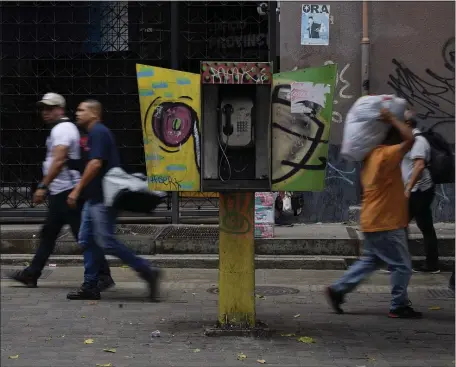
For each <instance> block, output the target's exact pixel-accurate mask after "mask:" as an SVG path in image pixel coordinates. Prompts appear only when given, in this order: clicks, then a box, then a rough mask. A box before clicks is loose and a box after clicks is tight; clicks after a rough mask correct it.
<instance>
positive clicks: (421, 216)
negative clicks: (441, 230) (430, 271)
mask: <svg viewBox="0 0 456 367" xmlns="http://www.w3.org/2000/svg"><path fill="white" fill-rule="evenodd" d="M434 195H435V189H434V187H432V188H430V189H428V190H426V191H415V192H412V193H411V194H410V199H409V217H410V218H409V220H410V221H411V220H412V219H415V221H416V225H417V226H418V228H419V229H420V231H421V233H422V234H423V239H424V248H425V251H426V265H427V266H428V267H429V268H438V266H439V246H438V240H437V235H436V234H435V229H434V222H433V219H432V210H431V205H432V201H433V200H434Z"/></svg>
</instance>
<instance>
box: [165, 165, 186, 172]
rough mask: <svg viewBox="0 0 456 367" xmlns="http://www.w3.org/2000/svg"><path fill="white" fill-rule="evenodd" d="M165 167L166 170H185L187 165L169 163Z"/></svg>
mask: <svg viewBox="0 0 456 367" xmlns="http://www.w3.org/2000/svg"><path fill="white" fill-rule="evenodd" d="M166 169H167V170H168V171H185V170H186V169H187V166H186V165H185V164H170V165H169V166H167V167H166Z"/></svg>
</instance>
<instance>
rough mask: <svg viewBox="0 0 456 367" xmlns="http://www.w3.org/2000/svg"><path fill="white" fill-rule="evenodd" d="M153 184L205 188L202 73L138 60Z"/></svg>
mask: <svg viewBox="0 0 456 367" xmlns="http://www.w3.org/2000/svg"><path fill="white" fill-rule="evenodd" d="M136 77H137V81H138V90H139V103H140V108H141V122H142V130H143V138H144V153H145V159H146V169H147V176H148V180H149V188H150V189H151V190H159V191H200V167H201V150H200V149H201V146H200V136H201V135H200V131H201V130H200V128H201V127H200V114H201V111H200V105H201V97H200V78H201V76H200V74H192V73H186V72H182V71H177V70H170V69H163V68H158V67H153V66H148V65H140V64H137V65H136Z"/></svg>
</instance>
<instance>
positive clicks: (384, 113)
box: [380, 108, 394, 123]
mask: <svg viewBox="0 0 456 367" xmlns="http://www.w3.org/2000/svg"><path fill="white" fill-rule="evenodd" d="M380 118H381V119H382V120H383V121H385V122H387V123H391V122H392V121H393V119H394V115H393V114H392V113H391V112H390V111H389V110H388V109H386V108H382V109H381V110H380Z"/></svg>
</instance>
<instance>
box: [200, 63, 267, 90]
mask: <svg viewBox="0 0 456 367" xmlns="http://www.w3.org/2000/svg"><path fill="white" fill-rule="evenodd" d="M271 81H272V72H271V65H270V64H269V63H267V62H259V63H254V62H215V61H214V62H208V61H203V62H201V83H203V84H271Z"/></svg>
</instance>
